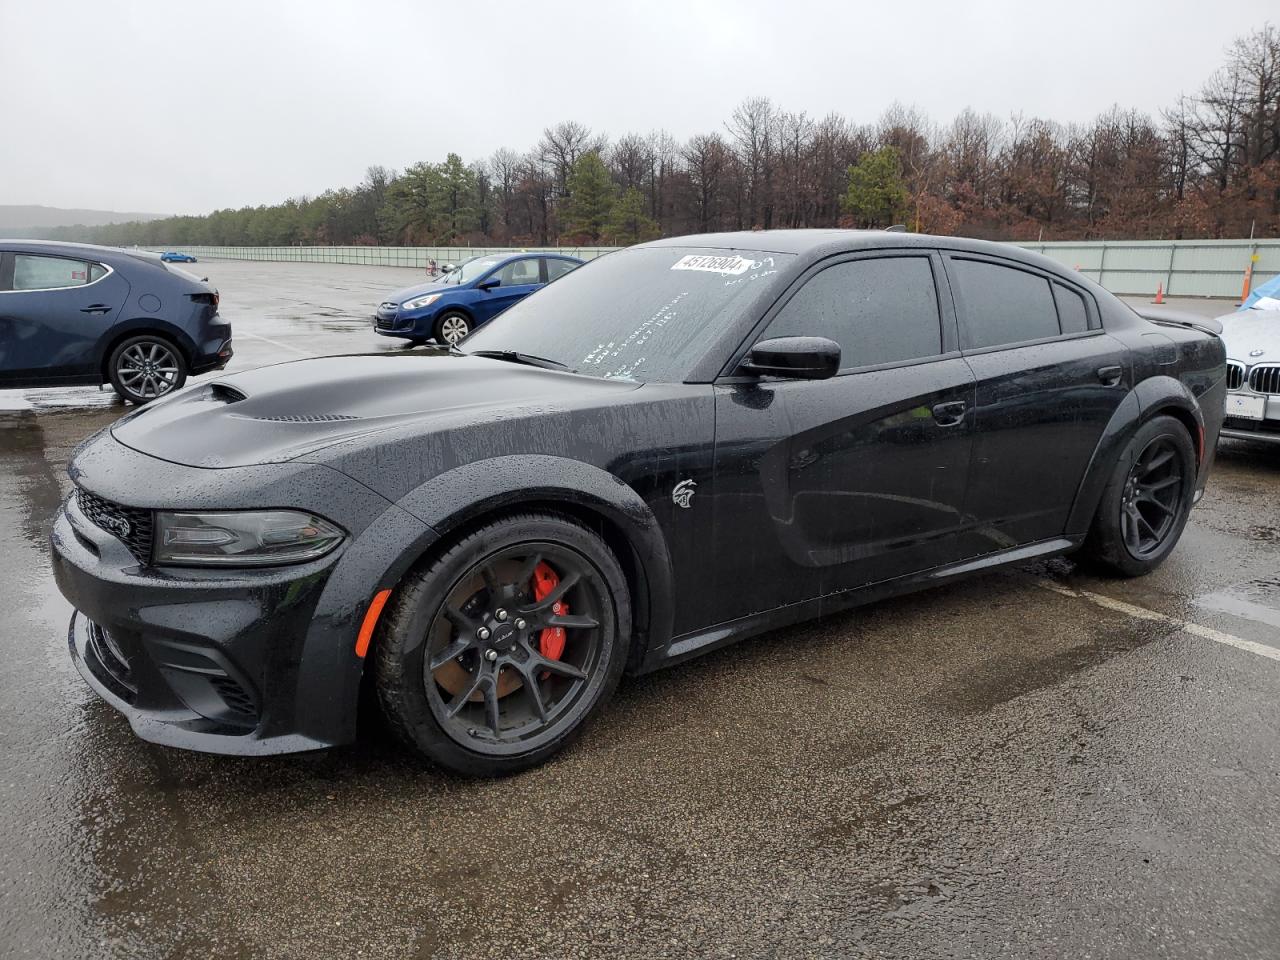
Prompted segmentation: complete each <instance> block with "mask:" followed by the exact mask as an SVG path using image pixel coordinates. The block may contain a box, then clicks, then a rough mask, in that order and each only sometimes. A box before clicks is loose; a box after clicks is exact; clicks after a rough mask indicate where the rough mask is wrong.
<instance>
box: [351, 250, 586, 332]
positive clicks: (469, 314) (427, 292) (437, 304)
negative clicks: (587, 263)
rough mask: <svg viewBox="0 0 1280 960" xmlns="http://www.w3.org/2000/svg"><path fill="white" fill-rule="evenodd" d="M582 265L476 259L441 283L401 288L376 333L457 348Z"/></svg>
mask: <svg viewBox="0 0 1280 960" xmlns="http://www.w3.org/2000/svg"><path fill="white" fill-rule="evenodd" d="M581 265H582V261H581V260H579V259H578V258H577V257H570V256H566V255H564V254H559V253H514V254H495V255H493V256H485V257H473V258H472V259H470V260H467V261H466V262H464V263H462V264H460V265H459V266H458V268H457V269H455V270H453V271H452V272H450V273H447V274H445V275H444V276H443V277H441V278H440V279H439V280H436V281H433V282H431V283H424V284H419V285H418V286H416V287H406V288H405V289H403V290H397V291H396V292H395V293H393V294H391V296H389V297H388V298H387V299H386V300H384V301H383V302H382V303H380V304H379V305H378V312H377V314H376V315H375V317H374V323H373V326H374V329H375V330H376V331H377V332H378V333H380V334H382V335H383V336H384V337H400V338H401V339H403V340H410V341H412V342H414V343H426V341H427V340H429V339H432V338H435V341H436V342H437V343H447V344H455V343H458V342H460V341H461V340H463V339H464V338H465V337H466V336H467V335H468V334H469V333H471V331H472V330H474V329H475V328H476V327H478V326H480V325H481V324H483V323H486V322H487V321H489V320H492V319H493V318H494V317H496V316H497V315H498V314H500V313H501V312H502V311H503V310H505V309H507V307H509V306H511V305H512V304H513V303H517V302H519V301H520V300H523V299H524V298H525V297H527V296H528V295H529V294H531V293H533V292H534V291H535V290H540V289H541V288H542V287H544V286H545V285H546V284H548V283H550V282H551V281H552V280H555V279H557V278H558V277H562V276H564V275H565V274H566V273H568V272H569V271H570V270H573V269H574V268H575V267H579V266H581Z"/></svg>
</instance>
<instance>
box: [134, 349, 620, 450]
mask: <svg viewBox="0 0 1280 960" xmlns="http://www.w3.org/2000/svg"><path fill="white" fill-rule="evenodd" d="M638 387H639V384H636V383H633V382H629V381H621V380H601V379H597V378H594V377H584V376H578V375H576V374H571V373H562V372H559V371H556V370H543V369H541V368H538V367H529V366H524V365H521V364H515V363H508V362H505V361H501V360H490V359H486V358H483V357H468V356H465V355H460V354H448V353H445V352H443V351H440V352H431V353H426V354H416V355H394V354H369V355H361V356H343V357H322V358H319V359H315V360H298V361H294V362H292V363H282V364H277V365H275V366H270V367H259V368H258V369H256V370H249V371H246V372H244V373H237V374H234V375H232V376H226V377H219V378H218V379H217V380H215V381H212V382H210V383H204V384H201V385H199V386H197V387H192V388H191V389H189V390H184V391H182V392H181V393H178V394H175V395H174V396H173V397H171V398H169V399H166V400H161V401H158V402H156V403H153V404H151V405H150V406H146V407H143V408H142V409H141V410H139V411H138V412H137V413H134V414H131V415H130V416H127V417H124V418H123V419H121V420H118V421H116V423H115V425H114V426H113V427H112V428H111V433H112V435H113V436H114V437H115V439H116V440H118V441H119V442H120V443H122V444H124V445H125V446H127V447H130V448H131V449H133V450H137V451H138V452H139V453H145V454H148V455H149V456H153V457H158V458H160V459H162V460H167V461H170V462H172V463H181V464H186V465H188V466H194V467H211V468H219V467H244V466H251V465H254V464H262V463H283V462H285V461H288V460H294V459H297V458H298V457H301V456H303V455H305V454H311V453H315V452H316V451H319V450H322V449H324V448H325V447H328V446H331V445H333V444H335V443H339V442H342V441H347V440H352V439H356V438H359V437H362V436H367V435H372V434H376V433H379V432H381V431H384V430H389V429H393V428H399V427H403V426H405V425H408V424H413V425H415V426H416V425H417V424H420V425H421V429H422V431H423V432H424V433H426V432H429V431H432V430H436V429H440V430H444V429H454V428H457V427H466V426H468V425H471V424H476V423H480V422H484V421H486V420H495V419H511V418H515V417H521V416H545V415H553V414H554V412H555V410H556V409H566V408H568V407H569V406H578V405H582V404H590V403H593V402H596V401H597V400H598V401H604V400H607V399H608V398H609V397H611V396H616V395H617V394H619V393H625V392H627V391H630V390H635V389H637V388H638Z"/></svg>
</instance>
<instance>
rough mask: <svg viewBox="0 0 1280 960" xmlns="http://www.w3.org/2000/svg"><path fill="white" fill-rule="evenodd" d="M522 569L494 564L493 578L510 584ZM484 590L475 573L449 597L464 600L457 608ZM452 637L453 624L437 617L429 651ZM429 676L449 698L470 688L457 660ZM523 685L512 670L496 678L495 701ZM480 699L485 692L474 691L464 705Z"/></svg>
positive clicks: (468, 676)
mask: <svg viewBox="0 0 1280 960" xmlns="http://www.w3.org/2000/svg"><path fill="white" fill-rule="evenodd" d="M521 566H523V565H522V564H521V563H520V562H519V561H518V560H502V561H500V562H498V563H495V564H494V565H493V575H494V576H495V577H496V578H497V579H498V581H499V582H501V583H512V582H514V581H515V579H516V577H518V576H519V575H520V568H521ZM484 590H485V585H484V577H482V576H480V574H479V573H475V574H473V575H472V576H471V577H470V578H469V579H467V580H465V581H463V582H462V583H460V584H459V585H458V586H457V587H456V588H455V589H454V591H453V593H452V594H450V596H462V597H464V598H465V599H464V600H463V602H462V603H460V604H458V606H460V607H465V606H466V605H467V604H468V603H469V602H470V601H471V599H472V598H473V597H475V596H476V595H477V594H479V593H483V592H484ZM452 637H453V624H451V623H450V622H449V621H448V620H446V619H445V618H444V617H439V618H437V622H436V629H435V633H434V634H433V635H432V636H431V637H430V639H429V643H428V649H440V648H441V647H443V646H447V645H448V644H449V641H450V640H451V639H452ZM432 676H433V677H434V678H435V681H436V683H438V684H440V686H442V687H443V688H444V689H445V690H447V691H448V692H449V694H450V695H451V696H454V697H456V696H457V695H458V694H460V693H461V692H462V691H463V690H465V689H467V687H469V686H471V679H472V677H473V676H474V674H473V673H472V672H471V671H469V670H467V668H466V667H464V666H463V665H462V664H461V663H459V662H458V661H457V660H450V661H449V662H448V663H445V664H442V665H441V666H440V667H439V668H438V669H437V670H436V671H435V673H433V674H432ZM522 686H524V681H523V680H521V679H520V674H519V673H517V672H516V671H515V670H508V671H507V672H506V673H503V674H501V675H499V677H498V699H502V698H503V697H505V696H507V695H508V694H511V693H514V692H515V691H517V690H519V689H520V688H521V687H522ZM483 699H484V692H483V691H481V690H477V691H476V692H475V693H473V694H472V695H471V696H470V697H468V698H467V702H469V703H479V702H480V701H481V700H483Z"/></svg>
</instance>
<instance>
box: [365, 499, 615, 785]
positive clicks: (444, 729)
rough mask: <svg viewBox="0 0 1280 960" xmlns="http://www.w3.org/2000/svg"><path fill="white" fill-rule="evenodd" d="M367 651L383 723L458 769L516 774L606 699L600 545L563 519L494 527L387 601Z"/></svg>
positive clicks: (608, 617)
mask: <svg viewBox="0 0 1280 960" xmlns="http://www.w3.org/2000/svg"><path fill="white" fill-rule="evenodd" d="M389 610H390V615H389V616H387V617H386V618H385V623H384V624H383V625H382V627H380V631H379V639H378V647H377V651H376V660H375V664H376V678H377V684H378V691H379V696H380V699H381V701H382V704H383V709H384V712H385V713H386V715H387V717H388V719H389V721H390V723H391V726H392V727H393V728H395V729H396V730H397V732H398V733H399V734H400V735H401V737H402V738H403V739H405V740H406V741H407V742H408V743H409V744H410V745H412V746H414V747H416V748H417V749H419V750H420V751H421V752H422V753H424V754H426V755H427V756H428V757H429V758H430V759H432V760H434V761H436V762H437V763H440V764H441V765H443V766H446V767H449V768H450V769H453V770H456V771H458V772H461V773H464V774H468V775H480V776H496V775H502V774H507V773H514V772H517V771H518V770H522V769H525V768H526V767H528V766H531V765H533V764H535V763H538V762H541V760H542V759H544V758H545V757H547V756H549V755H550V754H552V753H554V752H556V751H557V750H559V749H560V748H561V747H563V746H564V745H565V744H566V743H567V742H568V741H569V740H570V739H571V738H572V737H573V736H574V735H575V734H576V732H577V731H578V730H579V728H580V727H581V725H582V722H583V721H584V720H585V719H586V717H587V716H588V715H589V714H590V713H591V712H592V711H593V710H595V708H596V707H598V706H599V705H600V704H601V703H602V702H603V701H604V700H605V699H607V697H608V696H609V694H611V693H612V691H613V689H614V687H615V686H616V684H617V681H618V678H619V676H620V675H621V672H622V667H623V664H624V663H625V660H626V647H627V639H628V633H629V629H630V605H629V601H628V599H627V592H626V586H625V578H624V576H623V574H622V571H621V568H620V567H619V566H618V564H617V560H616V559H615V558H614V557H613V554H612V552H611V551H610V550H609V548H608V547H607V546H606V545H605V544H604V542H603V541H601V540H600V539H599V538H598V537H596V535H595V534H594V533H592V532H591V531H589V530H587V529H586V528H584V527H582V526H580V525H579V524H577V523H576V522H575V521H573V520H570V519H569V518H567V517H560V516H555V515H542V514H529V515H521V516H518V517H513V518H510V519H505V520H499V521H495V522H494V523H493V524H491V525H487V526H486V527H484V528H481V530H479V531H477V532H476V533H474V534H472V535H471V536H469V537H467V538H465V539H464V540H462V541H461V542H460V543H459V544H458V545H456V546H455V547H453V548H452V549H450V550H449V551H447V552H446V553H445V554H444V555H443V556H442V557H441V558H440V559H439V560H437V561H436V562H435V563H433V564H431V565H430V566H429V567H427V568H426V569H425V570H423V571H421V572H419V573H418V574H411V575H410V577H409V578H407V582H406V583H405V584H404V585H402V587H401V588H399V589H398V591H397V593H396V594H394V595H393V600H392V605H391V607H390V608H389Z"/></svg>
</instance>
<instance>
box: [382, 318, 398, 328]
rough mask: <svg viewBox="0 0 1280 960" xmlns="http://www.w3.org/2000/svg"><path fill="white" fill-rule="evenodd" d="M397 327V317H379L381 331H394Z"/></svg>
mask: <svg viewBox="0 0 1280 960" xmlns="http://www.w3.org/2000/svg"><path fill="white" fill-rule="evenodd" d="M395 327H396V318H395V317H379V318H378V329H379V330H394V329H395Z"/></svg>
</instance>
